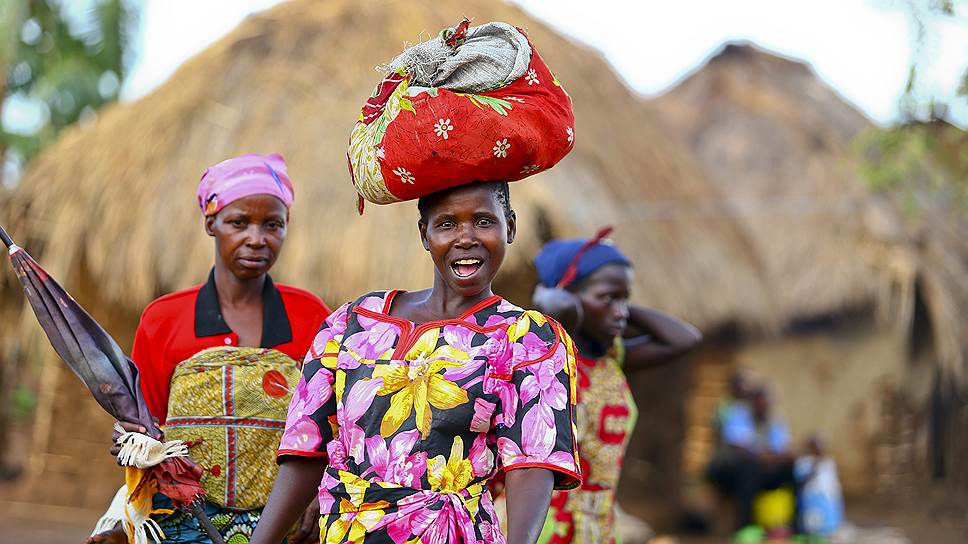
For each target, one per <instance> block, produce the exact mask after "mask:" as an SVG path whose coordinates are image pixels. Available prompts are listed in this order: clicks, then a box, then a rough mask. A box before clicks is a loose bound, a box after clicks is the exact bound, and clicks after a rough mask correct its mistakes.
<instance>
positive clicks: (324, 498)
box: [319, 467, 497, 519]
mask: <svg viewBox="0 0 968 544" xmlns="http://www.w3.org/2000/svg"><path fill="white" fill-rule="evenodd" d="M334 468H335V467H334ZM339 484H340V481H339V480H337V479H336V478H334V477H333V476H332V475H330V473H329V471H328V470H327V471H326V472H324V473H323V480H322V482H321V483H320V485H319V511H320V512H322V513H323V514H324V515H325V514H327V513H329V512H332V511H333V505H334V504H336V498H335V497H333V494H332V493H330V491H329V490H330V489H336V486H338V485H339ZM494 519H497V518H494Z"/></svg>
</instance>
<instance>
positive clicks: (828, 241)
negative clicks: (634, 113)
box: [652, 43, 879, 318]
mask: <svg viewBox="0 0 968 544" xmlns="http://www.w3.org/2000/svg"><path fill="white" fill-rule="evenodd" d="M652 106H653V108H654V110H655V111H657V112H658V113H659V114H660V115H662V117H663V119H664V121H665V122H666V123H667V124H668V126H669V127H670V130H671V131H672V132H674V133H676V134H678V135H679V136H681V137H682V138H683V139H684V141H685V142H686V144H687V145H688V146H689V147H690V148H691V149H692V150H693V151H694V152H695V153H696V155H697V157H698V158H699V159H700V161H701V162H702V163H703V165H704V167H705V171H706V172H707V174H708V177H709V179H710V180H711V181H712V182H714V183H716V184H717V185H718V187H719V189H720V191H721V192H722V193H723V194H724V195H725V197H726V198H727V199H728V200H729V202H730V203H732V204H733V206H734V209H735V211H736V213H738V218H739V220H740V221H741V222H742V223H743V224H744V225H745V226H746V227H748V231H749V234H750V237H751V239H752V240H753V243H754V245H755V246H756V251H757V253H758V254H759V255H760V257H761V259H762V262H763V264H764V268H765V270H766V272H765V275H766V277H767V281H768V283H769V286H770V290H771V291H772V292H773V293H775V296H776V303H777V304H778V308H779V311H780V314H781V315H783V316H785V317H786V318H790V317H810V316H818V315H823V314H830V313H835V312H838V311H840V310H842V309H843V308H845V307H850V306H861V305H869V304H870V303H871V302H872V301H873V300H874V299H875V297H877V296H878V294H879V284H878V282H877V281H874V280H876V276H877V275H876V274H875V270H874V268H873V265H872V263H871V262H870V261H867V260H865V259H864V258H863V255H862V252H861V251H860V248H861V247H862V245H863V217H864V213H863V209H864V207H865V206H866V201H867V200H868V199H869V190H868V188H867V187H866V186H865V185H864V184H863V182H862V180H861V179H860V176H859V172H858V162H857V160H856V159H855V158H854V153H853V149H852V147H851V142H852V140H853V139H854V138H855V136H857V135H858V134H859V133H860V132H861V131H862V130H864V129H865V128H866V127H868V126H870V123H869V122H868V121H867V119H865V118H864V116H863V115H861V114H860V113H859V112H858V111H857V110H855V109H854V108H853V107H852V106H851V105H849V104H848V103H847V102H846V101H845V100H844V99H843V98H841V97H840V96H838V95H837V94H836V93H835V92H834V91H833V90H832V89H830V88H829V87H828V86H827V85H826V84H824V83H823V82H822V81H821V80H820V79H819V78H818V77H817V76H816V74H815V73H814V72H813V71H812V69H811V68H810V67H809V66H808V65H806V64H804V63H802V62H799V61H796V60H792V59H788V58H784V57H781V56H778V55H775V54H771V53H768V52H765V51H763V50H761V49H758V48H757V47H755V46H753V45H750V44H746V43H738V44H729V45H726V46H725V47H724V48H723V49H722V50H720V51H719V52H718V53H716V54H715V55H713V56H712V57H711V58H710V59H709V60H708V61H707V63H706V64H705V65H704V66H703V67H702V68H700V69H699V70H698V71H696V72H695V73H694V74H692V75H691V76H689V77H688V78H686V79H685V80H684V81H682V82H681V83H680V84H678V85H677V86H676V87H675V88H673V89H672V90H670V91H668V92H667V93H666V94H664V95H662V96H660V97H659V98H657V99H656V100H654V101H653V103H652Z"/></svg>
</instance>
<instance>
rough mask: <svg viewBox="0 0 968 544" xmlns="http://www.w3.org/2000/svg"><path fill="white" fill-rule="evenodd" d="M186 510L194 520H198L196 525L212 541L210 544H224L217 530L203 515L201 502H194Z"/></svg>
mask: <svg viewBox="0 0 968 544" xmlns="http://www.w3.org/2000/svg"><path fill="white" fill-rule="evenodd" d="M188 510H189V511H190V512H191V513H192V515H193V516H195V519H196V520H198V524H199V525H200V526H201V529H202V530H203V531H205V534H207V535H208V537H209V538H211V539H212V544H225V540H224V539H223V538H222V534H221V533H219V532H218V529H216V528H215V525H213V524H212V520H210V519H208V516H207V515H205V510H204V509H202V502H201V500H195V501H192V502H191V503H189V505H188Z"/></svg>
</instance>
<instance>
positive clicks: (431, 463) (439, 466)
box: [427, 436, 474, 493]
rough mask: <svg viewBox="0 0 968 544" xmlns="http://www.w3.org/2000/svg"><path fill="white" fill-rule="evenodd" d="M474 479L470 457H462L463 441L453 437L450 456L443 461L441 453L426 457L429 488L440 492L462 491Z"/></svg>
mask: <svg viewBox="0 0 968 544" xmlns="http://www.w3.org/2000/svg"><path fill="white" fill-rule="evenodd" d="M473 479H474V467H472V466H471V461H470V459H465V458H464V441H463V440H462V439H461V437H459V436H455V437H454V445H453V446H451V448H450V458H449V459H447V460H446V461H444V456H443V455H438V456H437V457H434V458H433V459H427V481H429V482H430V488H431V489H433V490H434V491H440V492H441V493H457V492H459V491H463V490H464V488H465V487H467V486H468V484H470V483H471V480H473Z"/></svg>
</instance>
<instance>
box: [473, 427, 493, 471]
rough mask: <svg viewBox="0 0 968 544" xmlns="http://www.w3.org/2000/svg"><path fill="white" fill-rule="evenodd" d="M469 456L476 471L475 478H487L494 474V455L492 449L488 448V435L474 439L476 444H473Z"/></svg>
mask: <svg viewBox="0 0 968 544" xmlns="http://www.w3.org/2000/svg"><path fill="white" fill-rule="evenodd" d="M467 456H468V457H467V458H468V459H469V460H470V462H471V468H472V469H473V470H474V477H475V478H480V477H483V476H487V475H488V474H490V473H492V472H494V454H493V453H491V448H489V447H488V444H487V435H486V434H481V435H478V437H477V438H475V439H474V443H473V444H471V449H470V451H468V452H467Z"/></svg>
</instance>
